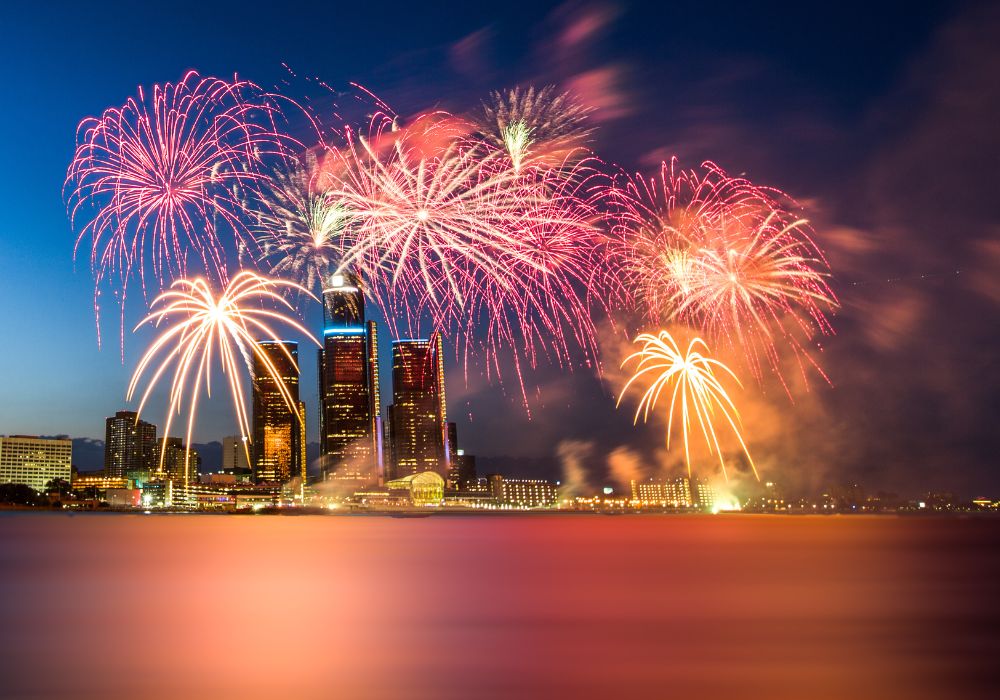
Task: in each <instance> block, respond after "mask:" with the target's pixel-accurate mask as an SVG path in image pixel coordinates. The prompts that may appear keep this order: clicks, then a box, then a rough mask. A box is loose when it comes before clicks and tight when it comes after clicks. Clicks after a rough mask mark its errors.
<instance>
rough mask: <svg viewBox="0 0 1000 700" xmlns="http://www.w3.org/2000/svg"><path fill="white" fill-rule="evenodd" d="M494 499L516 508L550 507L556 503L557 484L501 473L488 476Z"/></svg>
mask: <svg viewBox="0 0 1000 700" xmlns="http://www.w3.org/2000/svg"><path fill="white" fill-rule="evenodd" d="M486 481H487V483H488V484H489V488H490V492H491V493H492V494H493V500H495V501H496V503H497V504H498V505H506V506H514V507H515V508H550V507H552V506H554V505H555V504H556V501H557V500H558V494H557V491H556V485H555V484H553V483H552V482H551V481H546V480H545V479H509V478H507V477H505V476H502V475H500V474H490V475H488V476H487V477H486Z"/></svg>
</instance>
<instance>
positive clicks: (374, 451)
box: [319, 273, 382, 483]
mask: <svg viewBox="0 0 1000 700" xmlns="http://www.w3.org/2000/svg"><path fill="white" fill-rule="evenodd" d="M319 396H320V426H319V427H320V470H321V478H322V479H323V480H324V481H327V480H347V481H357V482H362V483H364V482H368V481H374V480H376V479H377V478H378V474H379V470H380V469H381V455H382V449H381V448H382V441H381V435H380V433H381V413H382V408H381V407H382V403H381V398H380V395H379V376H378V334H377V329H376V326H375V322H374V321H365V298H364V292H363V291H362V289H361V281H360V279H359V278H357V277H356V276H354V275H350V274H346V273H345V274H335V275H331V276H330V280H329V285H328V286H327V288H326V289H324V290H323V347H322V349H321V350H320V351H319Z"/></svg>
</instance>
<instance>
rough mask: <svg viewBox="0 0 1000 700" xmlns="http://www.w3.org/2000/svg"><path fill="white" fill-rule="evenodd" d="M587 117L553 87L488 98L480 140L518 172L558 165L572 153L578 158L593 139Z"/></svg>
mask: <svg viewBox="0 0 1000 700" xmlns="http://www.w3.org/2000/svg"><path fill="white" fill-rule="evenodd" d="M591 111H593V110H592V109H591V108H589V107H585V106H583V105H581V104H580V103H578V102H577V101H576V100H574V99H573V97H572V95H570V94H569V93H566V92H563V93H560V92H557V91H556V88H555V86H553V85H547V86H545V87H543V88H541V89H536V88H535V87H534V86H529V87H527V88H514V89H512V90H508V91H507V92H494V93H492V94H491V95H490V99H489V101H487V102H485V103H483V106H482V114H481V115H480V117H479V119H478V120H477V121H478V126H479V129H480V132H481V134H482V136H483V138H484V139H485V140H487V141H488V142H490V143H492V144H493V145H494V146H496V147H497V148H499V149H501V150H503V151H504V152H505V153H506V155H507V157H508V158H509V159H510V162H511V165H512V166H513V168H514V170H515V171H520V170H521V169H522V168H524V167H526V166H529V165H530V166H539V167H552V166H554V165H562V164H564V162H565V161H566V160H567V159H568V158H569V157H570V155H571V154H573V153H574V152H579V153H581V154H582V153H583V151H584V145H585V143H586V141H587V139H588V137H589V136H590V135H591V134H592V133H593V129H592V128H591V127H589V126H587V117H588V116H589V114H590V112H591ZM578 157H582V155H581V156H578Z"/></svg>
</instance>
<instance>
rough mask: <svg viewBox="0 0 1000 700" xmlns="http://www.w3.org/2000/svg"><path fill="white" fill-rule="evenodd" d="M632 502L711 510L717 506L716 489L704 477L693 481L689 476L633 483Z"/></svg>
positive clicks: (663, 506)
mask: <svg viewBox="0 0 1000 700" xmlns="http://www.w3.org/2000/svg"><path fill="white" fill-rule="evenodd" d="M631 485H632V502H633V503H634V505H637V506H639V507H643V508H647V507H659V508H698V509H701V510H706V511H710V510H713V508H714V507H715V490H714V489H713V488H712V485H711V484H710V483H709V482H707V481H704V480H702V479H695V480H694V481H692V480H691V479H689V478H688V477H687V476H677V477H673V478H667V479H654V478H651V479H647V480H645V481H635V480H633V481H632V483H631Z"/></svg>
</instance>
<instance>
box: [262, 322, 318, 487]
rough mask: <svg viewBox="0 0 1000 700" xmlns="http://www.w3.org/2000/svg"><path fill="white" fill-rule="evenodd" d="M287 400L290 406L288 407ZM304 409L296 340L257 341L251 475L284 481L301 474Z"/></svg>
mask: <svg viewBox="0 0 1000 700" xmlns="http://www.w3.org/2000/svg"><path fill="white" fill-rule="evenodd" d="M289 404H291V408H289ZM304 426H305V411H304V410H303V406H302V403H301V402H300V401H299V344H298V343H295V342H291V341H284V340H283V341H262V342H259V343H257V351H256V352H255V353H254V359H253V443H252V455H253V476H254V480H255V481H274V482H278V483H285V482H287V481H289V480H291V479H293V478H295V477H299V478H301V479H304V478H305V474H306V464H305V458H304V456H303V450H304V447H305V446H304V445H303V444H302V443H303V432H304Z"/></svg>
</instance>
